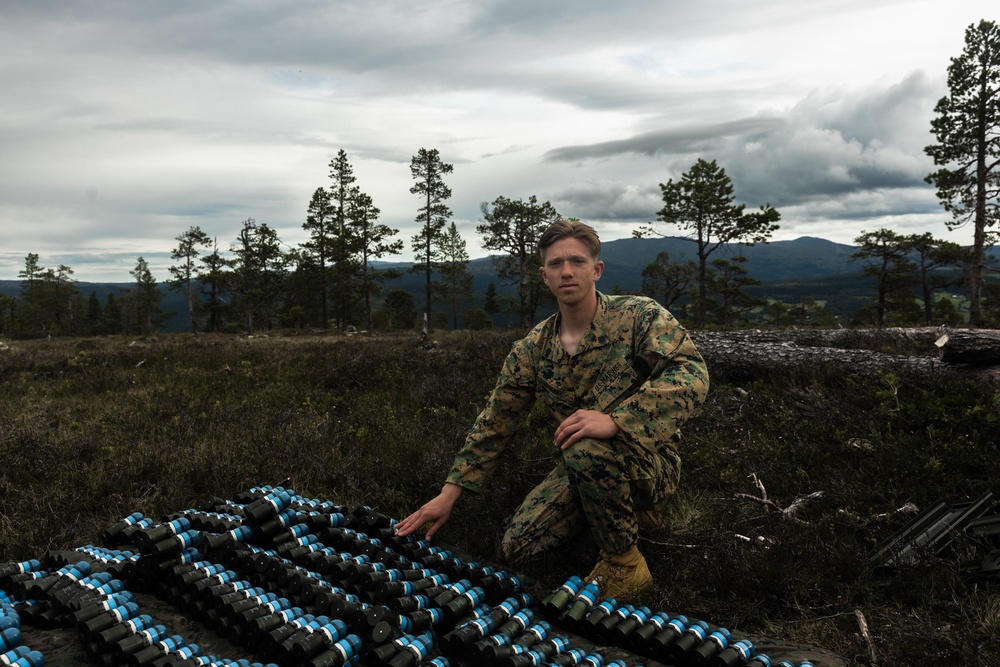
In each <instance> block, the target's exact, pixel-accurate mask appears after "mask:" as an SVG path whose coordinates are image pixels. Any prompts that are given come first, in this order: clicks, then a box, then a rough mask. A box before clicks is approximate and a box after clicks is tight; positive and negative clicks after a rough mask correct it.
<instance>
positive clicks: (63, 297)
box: [0, 237, 1000, 337]
mask: <svg viewBox="0 0 1000 667" xmlns="http://www.w3.org/2000/svg"><path fill="white" fill-rule="evenodd" d="M694 252H695V246H694V244H693V243H692V242H691V241H688V240H686V239H682V238H641V239H640V238H631V239H621V240H617V241H610V242H607V243H604V244H603V246H602V251H601V259H603V260H604V262H605V271H604V275H603V276H602V278H601V280H600V282H599V283H598V289H599V290H601V291H603V292H606V293H629V294H647V295H648V296H651V297H653V298H656V299H657V300H659V301H661V303H662V302H663V301H664V299H663V298H662V295H661V294H658V293H657V290H655V289H653V285H652V284H651V281H650V280H649V274H650V271H649V267H650V266H654V265H655V264H656V262H657V259H658V258H660V259H662V258H663V257H664V253H665V254H666V256H668V257H669V258H670V260H671V261H672V262H673V263H675V264H683V263H684V262H687V261H690V260H691V259H692V258H693V256H694V255H693V253H694ZM858 252H859V247H858V246H851V245H845V244H839V243H834V242H832V241H827V240H825V239H820V238H813V237H801V238H799V239H796V240H793V241H773V242H770V243H760V244H756V245H753V246H733V247H724V248H722V249H721V250H720V255H722V256H724V257H730V258H733V257H742V258H745V261H744V262H742V263H741V266H742V268H743V269H744V270H745V276H744V277H743V285H742V287H741V291H742V292H744V293H745V295H746V296H747V297H748V302H749V304H750V307H748V308H747V309H746V310H745V311H743V312H741V313H740V314H739V317H738V318H736V320H735V321H734V322H731V323H730V324H729V325H728V326H727V327H726V328H740V327H762V326H772V327H781V326H852V325H858V326H870V325H871V324H873V323H875V317H876V313H875V306H876V301H877V297H878V290H877V281H878V277H877V276H876V275H872V273H871V272H870V271H869V272H866V271H865V270H864V269H865V266H868V264H866V263H865V262H864V261H863V260H862V259H860V258H858V257H857V254H858ZM375 266H376V267H377V268H378V270H379V271H384V272H386V274H387V277H385V278H384V280H383V281H382V285H381V289H380V290H379V292H378V294H377V295H375V297H374V299H373V309H374V313H375V317H374V326H373V328H374V329H380V328H381V329H385V328H390V327H391V328H419V327H420V326H421V321H420V320H421V318H420V317H419V315H418V313H419V308H418V307H417V305H416V304H417V303H418V299H419V297H420V295H421V293H422V290H423V276H421V275H420V274H418V273H413V272H408V269H409V268H410V267H411V264H410V263H402V262H399V263H393V262H376V263H375ZM61 268H63V269H66V268H68V267H61ZM140 268H141V267H140ZM465 268H466V271H467V273H468V275H469V276H470V278H471V283H470V290H469V293H468V296H466V297H463V298H462V299H461V302H460V303H459V304H458V309H457V318H453V317H452V311H451V309H450V307H449V304H447V303H444V302H442V303H440V304H439V305H438V308H437V309H436V310H435V311H434V312H433V314H432V320H433V321H432V322H431V326H432V327H434V328H471V329H480V328H487V327H500V328H509V327H518V326H520V325H521V318H520V312H519V310H518V305H519V304H518V302H517V294H516V286H515V285H512V284H509V283H510V281H509V280H508V281H505V280H502V279H501V277H500V275H499V274H498V268H497V261H496V259H495V258H482V259H475V260H469V261H468V262H467V264H466V267H465ZM42 273H43V274H44V273H45V271H43V272H42ZM48 273H49V275H48V276H47V278H39V282H38V284H37V285H36V286H35V288H36V289H37V290H38V291H39V292H43V291H48V292H51V294H48V295H47V296H46V298H45V299H39V298H38V295H37V294H36V295H35V297H36V301H38V303H36V304H35V308H34V310H36V313H35V315H36V316H37V317H38V318H39V319H38V320H36V324H38V326H37V328H35V329H34V330H24V328H23V327H18V326H16V322H15V320H16V318H17V317H18V316H23V315H24V313H23V312H22V313H19V312H18V308H19V303H20V302H22V301H24V300H25V298H26V291H27V289H28V285H27V283H26V281H25V280H0V305H3V308H2V309H0V313H2V318H3V319H2V321H0V335H4V336H9V337H37V336H44V335H101V334H125V335H139V334H149V333H155V332H162V333H175V332H184V331H191V328H192V327H191V322H190V318H189V316H188V305H187V297H186V292H185V290H184V289H182V288H181V287H180V286H177V283H176V282H175V283H174V286H173V287H172V286H171V283H169V282H165V281H156V280H154V281H153V282H152V284H151V285H146V286H144V285H143V283H142V281H141V280H140V279H139V278H147V279H148V278H151V276H144V275H143V274H142V272H141V271H140V272H139V278H137V280H136V282H131V283H87V282H75V281H72V280H68V279H67V277H66V276H64V277H63V279H62V280H60V279H59V274H58V272H56V271H51V270H50V271H49V272H48ZM644 273H645V275H644ZM933 273H934V281H935V284H936V285H937V286H936V287H935V288H934V291H933V295H934V297H933V298H934V301H935V309H934V311H933V316H934V318H935V319H933V320H932V322H931V323H933V324H961V323H962V321H963V315H964V312H965V310H966V308H967V294H966V292H967V290H966V289H965V288H964V287H962V286H961V281H962V275H961V270H960V267H940V268H937V269H935V271H934V272H933ZM435 279H437V274H435ZM46 286H47V287H46ZM143 289H153V290H155V293H154V294H152V295H151V299H152V303H153V305H155V311H156V312H155V313H153V314H152V315H153V317H152V318H150V319H148V320H145V321H144V319H143V315H142V313H141V307H140V304H139V303H137V302H138V298H137V293H138V292H140V291H141V290H143ZM902 290H903V292H904V293H905V295H906V296H905V299H904V301H905V302H906V305H905V306H900V305H899V304H898V303H897V304H896V305H894V306H893V307H892V309H890V311H889V313H888V317H887V318H886V319H885V321H884V323H885V324H892V325H904V326H905V325H921V324H924V323H925V321H924V310H923V299H922V298H921V289H920V280H919V276H918V275H916V273H915V272H912V273H910V274H909V277H908V279H907V281H906V284H905V286H904V287H903V288H902ZM998 292H1000V284H998V281H996V280H994V281H990V282H988V284H987V294H988V296H989V297H990V298H988V299H987V301H986V302H985V304H984V308H985V310H986V313H987V315H988V318H989V319H988V323H991V324H990V325H992V326H994V327H996V326H998V325H1000V313H998V310H1000V298H998ZM194 293H195V294H196V296H197V300H196V303H195V309H196V311H197V318H198V329H199V330H202V331H205V330H208V306H209V302H210V300H211V291H210V290H209V289H208V287H207V286H206V285H203V284H201V283H196V285H195V290H194ZM401 296H402V298H400V297H401ZM545 296H546V295H544V294H543V295H541V297H542V298H540V300H539V303H538V306H537V312H536V313H535V314H534V316H533V318H532V320H533V321H537V320H539V319H541V318H543V317H545V316H547V315H549V314H550V313H552V312H554V311H555V305H554V302H551V301H550V300H548V299H546V298H545ZM222 299H225V297H224V296H223V297H222ZM394 299H395V302H394V301H393V300H394ZM898 300H899V299H898V297H897V298H896V301H898ZM689 302H690V300H689V298H688V296H687V294H684V293H682V294H680V295H679V297H678V298H676V299H675V300H674V301H673V303H671V304H669V308H670V310H671V311H672V312H673V313H674V314H675V315H676V316H677V317H678V318H679V319H680V320H681V322H682V323H684V324H686V325H687V326H689V327H693V323H692V322H691V321H690V319H691V318H690V317H689V314H688V313H686V309H687V307H688V305H689ZM46 303H49V304H50V305H51V307H53V308H55V309H57V310H59V309H62V315H61V317H58V318H56V317H55V316H53V315H52V313H51V312H50V313H46V314H43V313H41V312H37V311H40V310H44V307H45V304H46ZM58 304H63V305H62V306H61V307H60V306H59V305H58ZM222 308H223V310H224V309H225V304H223V306H222ZM299 315H300V316H298V317H296V314H295V313H289V312H287V310H286V312H280V309H279V311H278V314H277V315H276V316H274V317H273V318H272V319H269V320H268V321H265V322H259V323H258V327H257V329H259V330H260V329H262V330H266V329H269V328H272V327H308V328H317V327H319V322H318V321H316V320H313V321H309V319H308V318H304V317H301V314H299ZM49 317H51V320H49V321H48V322H45V318H49ZM349 318H350V319H348V320H347V321H346V323H345V324H344V325H343V326H339V325H338V324H336V323H335V324H333V326H339V328H346V327H353V328H355V329H363V328H365V326H364V325H363V320H362V319H361V313H360V311H359V310H358V306H357V304H355V306H354V317H353V318H351V317H350V316H349ZM220 321H221V326H219V327H218V329H219V330H223V331H230V332H234V333H246V322H245V320H244V319H243V318H241V317H237V316H236V315H235V313H233V312H230V313H229V314H228V316H227V315H222V316H221V317H220ZM708 326H709V327H714V328H722V327H720V325H719V323H718V322H712V323H709V325H708ZM19 329H20V330H19Z"/></svg>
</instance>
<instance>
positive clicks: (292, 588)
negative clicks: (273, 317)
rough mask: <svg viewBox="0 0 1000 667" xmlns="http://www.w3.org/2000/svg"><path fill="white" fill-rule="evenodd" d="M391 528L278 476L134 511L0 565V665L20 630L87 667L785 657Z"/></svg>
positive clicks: (16, 658)
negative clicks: (56, 634) (34, 631)
mask: <svg viewBox="0 0 1000 667" xmlns="http://www.w3.org/2000/svg"><path fill="white" fill-rule="evenodd" d="M394 524H395V521H394V520H393V519H391V518H390V517H388V516H385V515H384V514H381V513H379V512H376V511H373V510H372V509H371V508H369V507H366V506H360V505H355V506H338V505H335V504H333V503H331V502H329V501H320V500H315V499H308V498H303V497H301V496H298V495H296V494H295V493H294V492H293V491H290V490H286V489H284V488H282V487H260V488H255V489H250V490H249V491H246V492H244V493H241V494H237V495H236V496H234V497H233V499H231V500H225V499H222V498H209V499H205V500H204V501H202V502H199V503H197V506H196V507H195V508H192V509H189V510H185V511H182V512H177V513H174V514H172V515H169V516H167V517H164V518H163V520H162V521H160V522H156V521H154V520H152V519H150V518H147V517H145V516H143V515H142V514H141V513H138V512H137V513H135V514H132V515H131V516H128V517H126V518H125V519H123V520H121V521H119V522H117V523H116V524H114V525H113V526H110V527H109V528H107V529H106V530H105V531H103V532H102V534H101V542H102V545H101V546H92V545H88V546H84V547H79V548H77V549H74V550H69V551H50V552H47V553H46V554H45V556H44V557H43V558H41V559H39V560H30V561H25V562H12V563H7V564H0V665H16V666H18V667H41V666H42V665H44V664H45V655H44V654H43V653H42V652H40V651H38V650H33V649H31V648H29V647H28V645H27V644H28V643H29V642H25V641H24V639H25V637H23V636H22V628H27V627H28V626H33V627H37V628H40V629H44V628H71V629H74V630H75V631H76V632H77V633H78V634H79V641H80V643H81V646H82V653H81V655H84V654H85V655H86V657H87V658H88V659H89V660H90V661H91V663H92V664H95V665H99V666H101V667H119V666H127V667H138V666H141V665H153V666H155V667H198V666H203V665H218V666H223V665H240V666H246V667H256V666H264V665H267V666H268V667H270V666H274V667H342V666H352V667H353V666H355V665H358V666H371V667H451V666H454V667H461V666H463V665H487V666H494V665H495V666H496V667H528V666H536V665H559V666H569V665H579V666H581V667H629V662H627V661H626V660H624V659H621V658H618V659H611V658H606V657H605V654H607V653H608V652H609V651H608V649H607V647H618V648H621V649H624V650H625V651H628V652H629V654H630V655H632V656H633V657H634V658H635V661H632V662H631V665H639V664H644V663H643V660H644V659H649V660H653V661H656V662H658V663H663V664H667V665H676V666H679V667H689V666H690V667H789V666H790V665H791V663H788V662H782V663H777V662H772V660H771V659H770V658H768V657H767V656H766V655H764V654H757V655H755V651H754V647H753V644H751V643H750V642H749V641H747V640H745V639H741V640H735V639H733V638H732V636H731V634H730V632H729V631H728V630H726V629H725V628H718V627H716V628H713V627H711V626H709V624H707V623H705V622H704V621H698V620H689V619H688V618H686V617H684V616H681V615H674V616H671V615H668V614H665V613H663V612H653V611H651V610H650V609H649V608H647V607H634V606H631V605H619V604H617V603H616V602H615V601H614V600H611V599H606V600H599V597H598V596H599V593H598V590H597V587H596V585H595V583H594V582H590V583H586V584H585V583H584V582H583V581H581V580H580V579H579V578H578V577H573V578H571V579H569V580H568V581H566V582H565V583H564V584H563V585H562V586H560V587H559V588H557V589H556V590H554V591H552V592H551V593H549V594H547V595H546V596H545V597H544V599H541V600H536V598H535V596H534V595H532V594H531V593H529V592H527V591H526V590H525V584H524V582H523V581H522V579H521V578H519V577H517V576H514V575H512V574H510V573H508V572H506V571H504V570H502V569H500V568H494V567H488V566H483V565H480V564H477V563H474V562H468V561H464V560H462V559H461V558H458V557H457V556H455V555H454V554H453V553H452V552H450V551H448V550H445V549H441V548H439V547H435V546H432V545H431V544H430V543H428V542H425V541H420V540H419V539H417V538H416V537H414V536H408V537H406V538H400V537H398V536H397V535H396V534H395V530H394V528H393V525H394ZM150 595H151V596H154V597H155V598H156V599H158V600H161V601H164V602H167V603H169V604H171V605H173V606H174V607H175V608H176V609H177V610H178V611H179V612H180V613H182V614H184V615H186V616H188V617H191V618H193V619H195V620H196V621H197V622H199V623H201V624H203V625H204V627H205V628H208V629H210V630H211V631H213V632H215V633H216V634H218V635H219V637H222V638H225V640H227V641H228V643H229V644H230V645H231V646H232V647H233V648H234V649H236V651H237V654H239V655H252V656H255V657H257V658H258V659H259V660H262V661H263V662H253V661H251V660H249V659H247V658H241V659H232V658H227V657H219V656H217V655H212V654H207V652H206V651H203V650H202V648H201V647H200V646H199V645H198V644H197V643H194V642H190V641H188V640H186V639H185V638H184V637H183V636H181V635H180V634H171V630H170V629H168V627H167V625H166V624H164V623H161V622H159V621H158V620H157V619H156V618H153V616H152V615H151V614H149V613H145V612H144V610H143V609H142V605H141V602H140V600H141V599H143V596H150ZM27 632H30V631H28V630H26V633H27ZM560 632H563V633H565V634H560ZM566 635H571V636H572V638H570V637H568V636H566ZM581 639H582V640H583V641H581ZM601 646H603V647H605V648H604V649H600V648H598V647H601ZM585 647H589V648H585ZM620 652H621V651H620ZM809 664H810V663H800V667H806V666H808V665H809ZM792 667H794V666H792Z"/></svg>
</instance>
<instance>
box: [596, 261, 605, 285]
mask: <svg viewBox="0 0 1000 667" xmlns="http://www.w3.org/2000/svg"><path fill="white" fill-rule="evenodd" d="M603 273H604V262H602V261H601V260H597V261H596V262H594V282H597V281H598V280H600V279H601V275H602V274H603Z"/></svg>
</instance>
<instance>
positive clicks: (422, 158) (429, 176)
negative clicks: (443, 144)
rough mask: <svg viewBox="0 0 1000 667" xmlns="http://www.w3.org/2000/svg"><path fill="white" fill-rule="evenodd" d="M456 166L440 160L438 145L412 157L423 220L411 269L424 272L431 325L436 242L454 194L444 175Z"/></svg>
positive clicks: (426, 310)
mask: <svg viewBox="0 0 1000 667" xmlns="http://www.w3.org/2000/svg"><path fill="white" fill-rule="evenodd" d="M453 170H454V166H453V165H451V164H448V163H446V162H442V161H441V155H440V154H439V153H438V150H437V149H436V148H432V149H431V150H427V149H426V148H421V149H420V150H419V151H417V154H416V155H414V156H413V159H412V160H411V161H410V174H411V175H412V176H413V180H415V181H416V183H415V184H414V185H413V186H412V187H411V188H410V192H411V193H412V194H415V195H418V196H419V197H420V199H421V204H420V209H419V211H418V213H417V217H416V218H415V220H416V222H419V223H420V233H418V234H416V235H414V236H413V239H412V243H413V252H414V255H415V256H416V258H418V261H417V262H416V263H415V264H414V265H413V267H412V268H411V269H410V271H411V272H414V273H419V272H423V274H424V300H425V306H424V318H425V319H426V322H427V327H428V329H429V328H430V327H431V320H432V318H431V311H432V305H433V294H432V293H433V286H432V276H433V273H434V262H435V261H436V260H437V256H436V254H435V253H436V249H437V244H436V243H435V242H436V241H437V238H438V236H440V235H441V232H442V230H443V229H444V226H445V224H446V223H447V221H448V218H450V217H451V209H450V208H448V205H447V204H445V203H444V201H445V200H446V199H449V198H451V188H449V187H448V186H447V185H445V182H444V175H445V174H450V173H452V171H453Z"/></svg>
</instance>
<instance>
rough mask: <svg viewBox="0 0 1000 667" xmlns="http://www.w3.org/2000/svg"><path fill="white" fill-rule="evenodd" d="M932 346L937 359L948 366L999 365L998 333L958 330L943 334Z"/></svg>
mask: <svg viewBox="0 0 1000 667" xmlns="http://www.w3.org/2000/svg"><path fill="white" fill-rule="evenodd" d="M934 345H935V346H937V348H938V358H940V359H941V361H944V362H946V363H950V364H977V365H992V364H1000V331H996V330H994V329H959V330H954V331H949V332H946V333H944V334H943V335H942V336H941V337H940V338H938V339H937V340H936V341H935V342H934Z"/></svg>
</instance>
